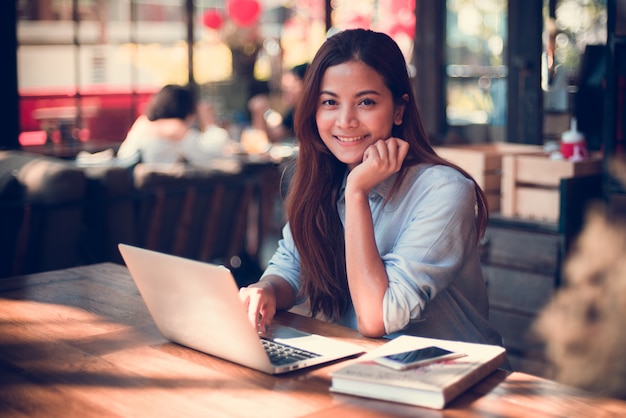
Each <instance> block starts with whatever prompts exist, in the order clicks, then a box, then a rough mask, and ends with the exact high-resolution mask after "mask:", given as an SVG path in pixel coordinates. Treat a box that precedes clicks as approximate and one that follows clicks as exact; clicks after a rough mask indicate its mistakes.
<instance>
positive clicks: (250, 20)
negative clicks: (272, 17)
mask: <svg viewBox="0 0 626 418" xmlns="http://www.w3.org/2000/svg"><path fill="white" fill-rule="evenodd" d="M227 10H228V15H229V16H230V18H231V19H232V20H233V22H234V23H235V25H237V26H239V27H246V26H252V25H253V24H255V23H256V22H257V21H258V20H259V18H260V17H261V4H260V3H259V2H258V1H257V0H229V1H228V5H227Z"/></svg>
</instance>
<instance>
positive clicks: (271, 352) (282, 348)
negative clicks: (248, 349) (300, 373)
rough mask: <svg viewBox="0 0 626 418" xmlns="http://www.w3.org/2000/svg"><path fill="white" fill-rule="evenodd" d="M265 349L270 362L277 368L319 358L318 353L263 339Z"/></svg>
mask: <svg viewBox="0 0 626 418" xmlns="http://www.w3.org/2000/svg"><path fill="white" fill-rule="evenodd" d="M261 342H262V343H263V348H265V352H266V353H267V355H268V356H269V358H270V362H271V363H272V364H273V365H275V366H281V365H283V364H289V363H293V362H296V361H300V360H305V359H309V358H314V357H319V356H320V355H319V354H317V353H312V352H310V351H306V350H302V349H299V348H296V347H292V346H290V345H287V344H282V343H277V342H276V341H271V340H267V339H265V338H261Z"/></svg>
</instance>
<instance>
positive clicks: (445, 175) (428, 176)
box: [406, 163, 472, 184]
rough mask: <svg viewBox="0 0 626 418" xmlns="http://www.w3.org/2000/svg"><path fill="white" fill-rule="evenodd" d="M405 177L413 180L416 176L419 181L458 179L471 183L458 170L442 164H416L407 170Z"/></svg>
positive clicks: (449, 180)
mask: <svg viewBox="0 0 626 418" xmlns="http://www.w3.org/2000/svg"><path fill="white" fill-rule="evenodd" d="M406 178H407V179H410V180H412V181H411V182H412V183H413V182H415V180H417V179H418V178H419V179H420V181H431V182H451V181H460V182H467V183H470V184H471V183H472V181H471V180H470V179H468V178H467V177H465V176H464V175H463V174H462V173H461V172H460V171H459V170H457V169H456V168H454V167H450V166H447V165H443V164H427V163H423V164H416V165H414V166H411V167H410V168H409V169H408V170H407V174H406Z"/></svg>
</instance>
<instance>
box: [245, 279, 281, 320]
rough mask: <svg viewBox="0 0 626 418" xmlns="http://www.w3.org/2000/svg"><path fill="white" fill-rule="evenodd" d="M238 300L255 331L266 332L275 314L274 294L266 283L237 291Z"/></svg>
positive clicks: (270, 286)
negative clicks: (246, 312)
mask: <svg viewBox="0 0 626 418" xmlns="http://www.w3.org/2000/svg"><path fill="white" fill-rule="evenodd" d="M239 299H241V302H242V303H243V306H244V307H245V308H246V310H247V311H248V318H249V319H250V323H251V324H252V326H253V327H254V329H255V330H259V331H261V332H265V331H267V327H268V326H269V325H270V324H271V323H272V319H273V318H274V315H275V314H276V293H275V291H274V286H272V284H271V283H270V282H268V281H261V282H257V283H254V284H252V285H250V286H248V287H242V288H241V289H239Z"/></svg>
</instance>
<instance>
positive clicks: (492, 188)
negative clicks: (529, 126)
mask: <svg viewBox="0 0 626 418" xmlns="http://www.w3.org/2000/svg"><path fill="white" fill-rule="evenodd" d="M435 151H436V152H437V154H439V155H440V156H441V157H443V158H445V159H446V160H449V161H451V162H453V163H454V164H456V165H458V166H459V167H461V168H462V169H464V170H465V171H467V172H468V173H469V174H470V175H471V176H472V177H474V179H475V180H476V182H477V183H478V184H479V185H480V187H481V188H482V189H483V191H484V192H485V194H486V195H487V202H488V204H489V210H490V211H491V212H497V211H499V210H500V202H501V198H500V189H501V176H502V157H503V156H504V155H509V154H514V155H517V154H538V153H542V152H543V149H542V147H541V146H539V145H524V144H512V143H506V142H498V143H485V144H471V145H457V146H441V147H435Z"/></svg>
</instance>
